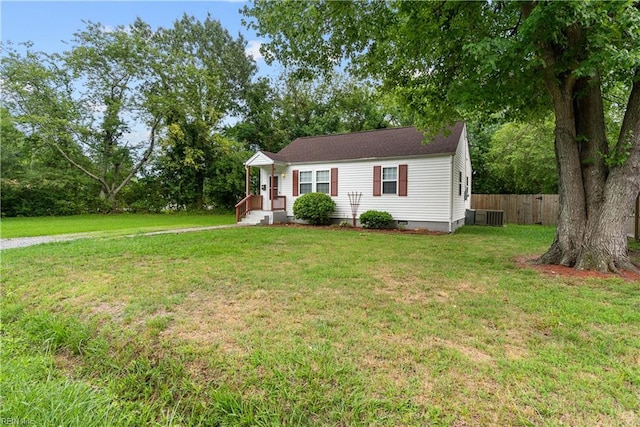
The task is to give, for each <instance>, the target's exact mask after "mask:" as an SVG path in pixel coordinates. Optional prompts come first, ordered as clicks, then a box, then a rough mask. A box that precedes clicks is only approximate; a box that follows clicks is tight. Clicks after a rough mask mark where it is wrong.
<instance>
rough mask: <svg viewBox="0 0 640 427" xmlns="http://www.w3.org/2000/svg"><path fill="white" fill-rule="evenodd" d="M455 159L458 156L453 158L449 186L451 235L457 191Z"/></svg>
mask: <svg viewBox="0 0 640 427" xmlns="http://www.w3.org/2000/svg"><path fill="white" fill-rule="evenodd" d="M455 157H456V155H455V154H454V155H452V156H451V181H450V184H451V185H449V233H451V224H452V223H453V193H454V190H455V185H454V178H455V176H454V174H455V167H454V166H455Z"/></svg>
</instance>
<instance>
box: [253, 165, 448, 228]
mask: <svg viewBox="0 0 640 427" xmlns="http://www.w3.org/2000/svg"><path fill="white" fill-rule="evenodd" d="M401 164H405V165H407V196H406V197H404V196H398V195H397V194H382V195H381V196H374V195H373V167H374V166H381V167H383V168H384V167H397V166H399V165H401ZM331 168H337V169H338V196H334V197H332V199H333V200H334V201H335V202H336V211H335V212H334V214H333V217H335V218H351V205H350V203H349V196H348V193H350V192H360V193H362V198H361V199H360V207H359V208H358V215H360V214H361V213H362V212H365V211H367V210H370V209H375V210H382V211H387V212H389V213H390V214H391V215H392V216H393V218H394V219H395V220H399V221H437V222H448V220H449V212H450V203H449V200H450V199H449V197H450V196H449V194H450V192H449V188H450V183H449V179H450V178H449V177H450V176H451V173H450V169H451V157H450V156H440V157H429V158H412V159H384V160H365V161H354V162H336V163H318V164H304V165H292V166H289V167H287V168H286V172H285V178H284V179H283V178H282V176H281V173H282V170H284V169H279V168H278V167H276V174H280V182H281V183H280V188H279V194H280V195H283V196H286V197H287V215H289V216H293V203H294V201H295V199H297V197H293V181H292V176H293V170H299V171H312V172H313V175H314V177H315V172H316V171H319V170H330V169H331ZM261 179H262V181H261V182H263V183H266V182H269V171H268V170H265V169H263V171H262V176H261ZM267 190H268V189H267ZM314 190H315V181H314ZM262 194H263V196H266V198H267V199H268V191H265V192H263V193H262ZM265 201H266V199H265Z"/></svg>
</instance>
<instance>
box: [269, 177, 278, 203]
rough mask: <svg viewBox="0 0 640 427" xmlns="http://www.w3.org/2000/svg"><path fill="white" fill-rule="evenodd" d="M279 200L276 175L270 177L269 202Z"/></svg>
mask: <svg viewBox="0 0 640 427" xmlns="http://www.w3.org/2000/svg"><path fill="white" fill-rule="evenodd" d="M274 198H278V177H277V176H276V175H274V176H270V177H269V200H273V199H274Z"/></svg>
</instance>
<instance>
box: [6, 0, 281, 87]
mask: <svg viewBox="0 0 640 427" xmlns="http://www.w3.org/2000/svg"><path fill="white" fill-rule="evenodd" d="M246 4H248V2H244V1H158V0H155V1H151V0H148V1H25V0H23V1H7V0H0V16H1V37H2V41H3V42H6V41H11V42H13V43H19V42H26V41H31V42H33V44H34V46H33V48H34V49H35V50H41V51H44V52H47V53H54V52H62V51H64V50H67V49H68V48H69V46H68V45H66V44H65V43H64V41H67V42H69V41H71V40H72V39H73V34H74V33H75V32H77V31H78V30H81V29H84V28H85V24H83V22H82V21H93V22H99V23H101V24H103V25H104V26H105V27H107V28H115V27H117V26H119V25H128V24H131V23H133V22H134V21H135V19H136V18H137V17H139V18H141V19H142V20H143V21H145V22H146V23H148V24H149V25H151V27H152V28H157V27H170V26H171V25H172V24H173V22H174V21H175V20H177V19H179V18H180V17H182V15H183V14H184V13H186V14H188V15H193V16H194V17H195V18H197V19H199V20H201V21H203V20H204V19H206V17H207V13H209V14H211V16H212V17H213V18H214V19H217V20H219V21H220V22H221V23H222V26H223V27H225V28H226V29H227V30H228V31H229V33H230V34H231V35H232V36H233V37H234V38H235V37H237V36H238V34H242V35H243V37H244V38H245V41H247V42H248V44H247V53H248V54H251V55H253V58H254V60H256V65H257V66H258V75H263V76H268V75H271V76H273V75H275V74H277V70H276V68H275V67H269V66H267V65H266V63H265V62H264V59H263V58H262V56H261V55H260V53H259V47H260V42H261V40H259V39H258V37H257V36H256V34H255V32H254V31H252V30H249V29H247V28H246V27H244V26H243V25H242V23H241V20H242V18H243V16H242V14H241V13H240V12H239V10H240V9H241V8H242V7H243V6H244V5H246Z"/></svg>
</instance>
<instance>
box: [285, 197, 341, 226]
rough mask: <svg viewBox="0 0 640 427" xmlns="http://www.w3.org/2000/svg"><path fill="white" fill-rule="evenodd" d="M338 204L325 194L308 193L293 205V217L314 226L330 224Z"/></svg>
mask: <svg viewBox="0 0 640 427" xmlns="http://www.w3.org/2000/svg"><path fill="white" fill-rule="evenodd" d="M335 210H336V202H334V201H333V199H331V197H329V196H328V195H327V194H324V193H307V194H303V195H302V196H300V197H298V198H297V199H296V201H295V202H294V203H293V216H294V217H295V218H296V219H302V220H304V221H307V222H308V223H309V224H313V225H323V224H329V222H330V221H331V214H332V213H333V211H335Z"/></svg>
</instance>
